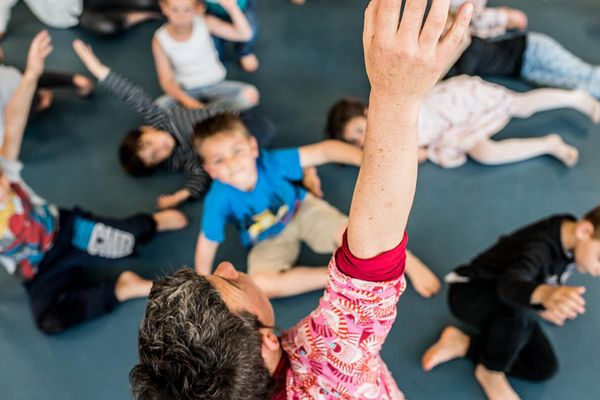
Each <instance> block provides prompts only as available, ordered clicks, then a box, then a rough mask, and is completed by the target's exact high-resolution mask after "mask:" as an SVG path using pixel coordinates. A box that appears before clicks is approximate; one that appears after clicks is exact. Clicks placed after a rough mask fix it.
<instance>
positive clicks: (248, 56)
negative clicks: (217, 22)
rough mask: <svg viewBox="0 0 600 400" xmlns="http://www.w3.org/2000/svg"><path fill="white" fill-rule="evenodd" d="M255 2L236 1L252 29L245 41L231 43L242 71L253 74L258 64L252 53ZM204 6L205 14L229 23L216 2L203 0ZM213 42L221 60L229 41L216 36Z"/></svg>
mask: <svg viewBox="0 0 600 400" xmlns="http://www.w3.org/2000/svg"><path fill="white" fill-rule="evenodd" d="M257 2H258V1H257V0H237V4H238V7H239V8H240V10H242V12H243V13H244V15H245V16H246V19H247V20H248V23H249V24H250V27H251V28H252V37H251V38H250V39H249V40H246V41H233V42H232V43H233V49H234V51H235V53H236V55H237V56H238V58H239V60H240V65H241V66H242V69H243V70H244V71H246V72H254V71H256V70H257V69H258V67H259V65H260V63H259V62H258V58H257V57H256V54H255V53H254V46H255V44H256V41H257V40H258V16H257V15H256V12H257V6H258V5H257ZM204 3H205V4H206V12H207V14H210V15H214V16H215V17H217V18H219V19H222V20H223V21H225V22H231V17H230V16H229V15H228V13H227V11H225V9H224V8H223V6H221V5H220V4H219V1H218V0H204ZM213 39H214V41H215V47H216V49H217V51H218V52H219V56H220V57H221V58H223V53H224V52H225V45H226V44H227V43H229V42H230V41H228V40H225V39H222V38H220V37H218V36H213Z"/></svg>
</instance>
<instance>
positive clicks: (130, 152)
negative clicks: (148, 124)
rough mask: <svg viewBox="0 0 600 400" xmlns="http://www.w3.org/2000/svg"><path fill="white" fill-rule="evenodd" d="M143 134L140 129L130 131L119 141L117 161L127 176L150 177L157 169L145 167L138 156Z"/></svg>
mask: <svg viewBox="0 0 600 400" xmlns="http://www.w3.org/2000/svg"><path fill="white" fill-rule="evenodd" d="M143 133H144V132H143V131H142V129H141V128H136V129H132V130H130V131H129V132H127V134H126V135H125V137H124V138H123V140H122V141H121V146H120V147H119V160H120V161H121V165H122V166H123V169H125V171H126V172H127V173H128V174H129V175H133V176H145V175H150V174H151V173H153V172H154V170H155V169H156V167H157V165H155V166H152V167H148V166H146V164H144V160H142V159H141V158H140V156H139V154H138V151H139V149H140V139H141V137H142V135H143Z"/></svg>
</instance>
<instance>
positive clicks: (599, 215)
mask: <svg viewBox="0 0 600 400" xmlns="http://www.w3.org/2000/svg"><path fill="white" fill-rule="evenodd" d="M583 219H584V220H586V221H589V222H591V223H592V225H594V237H595V238H597V239H600V206H596V207H595V208H594V209H592V210H590V211H588V212H587V213H586V214H585V215H584V216H583Z"/></svg>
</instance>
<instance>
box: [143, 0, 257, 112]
mask: <svg viewBox="0 0 600 400" xmlns="http://www.w3.org/2000/svg"><path fill="white" fill-rule="evenodd" d="M219 4H220V5H221V6H222V7H223V8H224V9H225V10H226V11H227V14H228V16H229V18H230V19H231V23H229V22H225V21H223V20H222V19H220V18H217V17H215V16H214V15H207V14H206V13H205V9H204V4H203V3H199V2H198V0H160V8H161V10H162V12H163V14H165V16H166V17H167V21H168V22H167V23H166V24H165V25H163V26H162V27H161V28H159V29H158V30H157V31H156V33H155V34H154V39H152V53H153V54H154V62H155V64H156V71H157V73H158V80H159V82H160V86H161V87H162V89H163V90H164V91H165V92H166V94H165V95H164V96H161V97H160V98H158V99H157V100H156V102H157V104H158V105H159V106H160V107H162V108H169V107H172V106H174V105H175V104H181V105H183V106H184V107H186V108H191V109H195V108H202V107H204V102H206V103H208V104H211V105H213V106H222V107H224V108H227V109H230V110H233V111H240V110H245V109H248V108H251V107H254V106H256V105H257V104H258V100H259V94H258V90H257V89H256V87H254V86H252V85H250V84H247V83H243V82H238V81H227V80H225V74H226V71H225V67H224V66H223V64H222V63H221V61H219V55H218V53H217V50H216V48H215V44H214V42H213V39H212V37H211V34H213V35H215V36H218V37H220V38H223V39H226V40H232V41H240V42H242V41H247V40H250V39H251V38H252V28H251V27H250V24H249V23H248V20H247V19H246V17H245V16H244V14H243V13H242V11H241V10H240V8H239V6H238V5H237V3H236V0H219Z"/></svg>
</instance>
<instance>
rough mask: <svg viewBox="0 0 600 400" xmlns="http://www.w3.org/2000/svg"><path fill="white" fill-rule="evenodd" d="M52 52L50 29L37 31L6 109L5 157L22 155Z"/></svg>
mask: <svg viewBox="0 0 600 400" xmlns="http://www.w3.org/2000/svg"><path fill="white" fill-rule="evenodd" d="M51 52H52V40H51V38H50V35H49V34H48V31H42V32H40V33H38V34H37V35H36V36H35V38H33V40H32V42H31V45H30V46H29V53H28V55H27V66H26V67H25V72H24V73H23V77H22V78H21V81H20V82H19V86H17V90H16V91H15V93H14V94H13V96H12V97H11V99H10V101H9V102H8V104H7V106H6V108H5V110H4V142H3V143H2V147H1V148H0V156H2V157H4V158H5V159H6V160H11V161H16V160H17V159H18V158H19V153H20V152H21V143H22V142H23V134H24V133H25V127H26V126H27V118H28V117H29V111H30V109H31V102H32V99H33V95H34V93H35V90H36V88H37V82H38V79H39V77H40V75H41V74H42V72H44V61H45V60H46V57H47V56H48V54H50V53H51Z"/></svg>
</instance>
